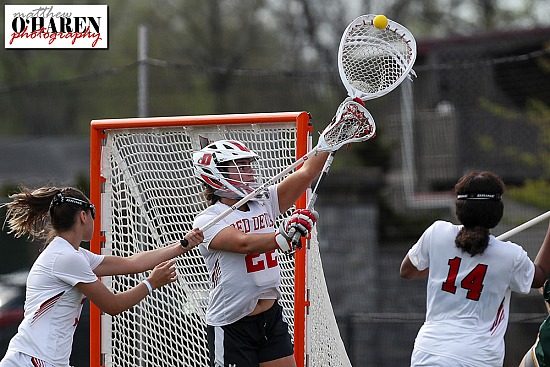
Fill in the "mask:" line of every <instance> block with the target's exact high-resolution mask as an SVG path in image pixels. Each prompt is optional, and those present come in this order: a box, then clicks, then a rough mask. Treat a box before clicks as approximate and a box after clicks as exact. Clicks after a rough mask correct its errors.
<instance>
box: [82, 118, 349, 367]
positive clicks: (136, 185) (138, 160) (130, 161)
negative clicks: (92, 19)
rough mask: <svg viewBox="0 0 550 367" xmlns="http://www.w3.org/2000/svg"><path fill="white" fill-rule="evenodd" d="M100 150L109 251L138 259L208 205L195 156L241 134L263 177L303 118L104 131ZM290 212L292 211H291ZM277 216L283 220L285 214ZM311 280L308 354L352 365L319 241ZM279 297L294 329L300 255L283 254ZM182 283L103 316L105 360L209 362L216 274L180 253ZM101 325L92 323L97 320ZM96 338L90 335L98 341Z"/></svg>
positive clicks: (119, 282)
mask: <svg viewBox="0 0 550 367" xmlns="http://www.w3.org/2000/svg"><path fill="white" fill-rule="evenodd" d="M103 133H104V139H103V140H102V145H103V146H102V147H101V182H102V184H101V237H102V242H103V243H102V244H101V251H102V253H104V254H112V255H118V256H130V255H132V254H135V253H139V252H142V251H146V250H151V249H155V248H159V247H163V246H166V245H168V244H171V243H174V242H178V241H179V240H180V239H181V238H183V236H184V234H185V233H187V232H188V231H189V230H190V229H191V225H192V222H193V219H194V217H195V216H196V215H197V214H198V213H200V212H201V211H202V210H204V209H205V208H206V203H205V202H204V200H203V197H202V186H201V185H200V184H199V183H198V181H197V180H196V179H195V177H194V174H193V166H192V159H191V155H192V152H193V151H196V150H199V149H200V148H201V146H200V141H201V139H202V140H205V139H207V140H208V141H214V140H218V139H235V140H239V141H242V142H243V143H245V144H246V145H247V146H248V147H249V148H251V149H252V150H254V151H255V152H256V153H257V154H258V155H259V156H260V157H261V162H262V168H261V169H262V174H263V177H264V178H265V179H269V178H270V177H273V176H274V175H275V174H277V173H278V172H280V171H282V170H283V169H284V168H285V167H287V166H289V165H290V164H292V163H293V162H294V161H295V159H296V157H295V155H296V145H297V144H307V142H297V141H296V123H287V122H284V123H277V122H273V123H262V124H242V125H240V124H227V125H226V124H221V125H187V126H176V127H174V126H171V127H159V126H154V127H151V128H128V127H124V128H116V129H107V130H105V131H103ZM288 214H289V212H287V213H285V215H288ZM285 215H283V216H281V217H280V218H278V220H279V221H280V220H282V219H283V218H284V216H285ZM307 258H308V260H307V262H308V270H307V277H308V281H309V283H310V284H309V285H308V288H310V291H309V294H310V302H311V306H310V308H309V312H308V313H309V315H308V321H307V324H308V325H309V328H308V330H307V331H306V332H305V335H306V336H307V337H306V341H296V340H294V342H295V343H298V342H305V343H306V344H307V347H308V348H307V350H306V353H308V351H309V355H308V356H307V357H304V360H305V361H306V362H305V365H309V366H348V365H350V364H349V360H348V358H347V355H346V352H345V349H344V346H343V343H342V341H341V338H340V334H339V331H338V327H337V325H336V321H335V318H334V314H333V311H332V307H331V304H330V299H329V297H328V292H327V288H326V285H325V281H324V277H323V271H322V265H321V260H320V255H319V252H318V245H317V243H316V237H315V236H314V237H313V239H312V241H311V242H310V250H309V251H308V257H307ZM279 264H280V266H281V269H282V274H281V277H282V279H281V293H282V298H281V300H280V303H281V305H282V306H283V309H284V315H285V317H286V319H287V321H288V323H289V328H290V332H291V334H292V335H294V327H295V325H294V286H295V277H294V267H295V263H294V258H293V257H291V256H287V255H281V256H279ZM177 271H178V274H179V280H178V281H177V282H175V283H173V284H170V285H167V286H165V287H161V288H160V289H157V290H155V292H154V294H153V296H150V297H146V298H145V299H144V300H143V301H142V302H140V303H139V304H138V305H136V306H134V307H132V308H131V309H130V310H128V311H126V312H123V313H121V314H119V315H117V316H115V317H111V316H109V315H106V314H102V315H101V320H100V322H99V324H100V329H101V332H100V335H101V341H100V350H101V358H100V360H101V365H103V366H106V367H110V366H116V367H125V366H133V367H135V366H200V367H204V366H207V365H208V350H207V341H206V324H205V311H206V305H207V299H208V289H209V279H208V273H207V270H206V267H205V265H204V261H203V258H202V256H201V255H200V253H199V252H198V250H197V249H193V250H192V251H190V252H188V253H186V254H185V255H183V256H180V257H179V258H178V259H177ZM146 275H147V274H135V275H124V276H112V277H103V278H102V281H103V282H104V283H105V284H106V285H107V286H108V287H109V288H110V289H111V290H112V291H113V292H115V293H120V292H123V291H126V290H129V289H131V288H132V287H134V286H136V285H137V284H139V282H140V281H141V280H142V279H143V278H144V277H145V276H146ZM92 327H93V320H92ZM93 342H94V341H92V343H93Z"/></svg>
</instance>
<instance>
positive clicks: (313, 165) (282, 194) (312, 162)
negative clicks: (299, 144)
mask: <svg viewBox="0 0 550 367" xmlns="http://www.w3.org/2000/svg"><path fill="white" fill-rule="evenodd" d="M328 156H329V153H328V152H319V153H317V154H316V155H314V156H313V157H311V158H309V159H308V160H306V161H305V162H304V164H303V165H302V166H301V167H300V168H299V169H298V170H296V172H294V173H292V174H290V175H289V176H288V177H286V178H285V179H284V180H283V181H282V182H281V183H280V184H278V185H277V193H278V195H279V210H280V211H281V213H283V212H285V211H286V210H287V209H288V208H290V207H291V206H292V205H293V204H294V203H295V202H296V201H297V200H298V198H299V197H300V196H302V194H303V193H304V192H305V191H306V190H307V189H308V188H309V187H310V186H311V183H312V182H313V180H315V178H317V176H319V173H321V170H322V169H323V166H324V164H325V161H326V160H327V158H328Z"/></svg>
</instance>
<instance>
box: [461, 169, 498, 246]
mask: <svg viewBox="0 0 550 367" xmlns="http://www.w3.org/2000/svg"><path fill="white" fill-rule="evenodd" d="M455 193H456V195H457V200H456V203H455V213H456V216H457V218H458V220H459V221H460V223H462V225H463V228H462V229H461V230H460V232H459V233H458V235H457V236H456V239H455V244H456V246H457V247H458V248H460V249H462V251H464V252H467V253H468V254H470V255H471V256H475V255H478V254H479V255H480V254H483V252H484V251H485V249H486V248H487V246H488V245H489V235H490V231H489V229H491V228H494V227H496V225H497V224H498V223H499V222H500V220H501V219H502V215H503V212H504V205H503V203H502V200H501V199H502V195H503V194H504V183H503V182H502V180H501V179H500V177H498V176H497V175H495V174H494V173H492V172H487V171H485V172H470V173H468V174H466V175H464V176H463V177H462V178H460V180H458V182H457V184H456V185H455Z"/></svg>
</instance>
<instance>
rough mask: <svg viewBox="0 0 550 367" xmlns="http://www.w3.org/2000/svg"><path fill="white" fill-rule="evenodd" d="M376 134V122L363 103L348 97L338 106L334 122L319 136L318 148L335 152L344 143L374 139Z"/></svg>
mask: <svg viewBox="0 0 550 367" xmlns="http://www.w3.org/2000/svg"><path fill="white" fill-rule="evenodd" d="M375 136H376V124H375V122H374V118H373V117H372V115H371V114H370V112H369V111H368V110H367V109H366V108H365V106H364V105H363V103H362V102H361V101H360V100H359V101H358V100H355V99H353V98H346V100H344V102H342V103H341V104H340V106H338V110H336V115H334V118H333V119H332V122H331V123H330V124H329V125H328V126H327V127H326V128H325V130H324V131H323V132H322V133H321V136H320V137H319V142H318V144H317V150H319V151H325V152H334V151H336V150H338V149H340V148H341V147H342V146H344V145H348V144H351V143H355V142H360V141H365V140H369V139H372V138H373V137H375Z"/></svg>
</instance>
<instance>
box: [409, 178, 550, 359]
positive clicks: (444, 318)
mask: <svg viewBox="0 0 550 367" xmlns="http://www.w3.org/2000/svg"><path fill="white" fill-rule="evenodd" d="M455 192H456V195H457V198H456V202H455V212H456V216H457V218H458V220H459V221H460V223H461V225H454V224H452V223H449V222H445V221H436V222H435V223H433V224H432V225H431V226H430V227H429V228H428V229H426V231H425V232H424V233H423V234H422V236H421V237H420V239H419V240H418V242H417V243H416V244H415V245H414V246H413V247H412V248H411V249H410V250H409V252H408V253H407V255H406V256H405V258H404V259H403V263H402V264H401V270H400V274H401V277H403V278H406V279H418V278H426V277H427V278H428V284H427V302H426V303H427V309H426V321H425V322H424V324H423V325H422V327H421V328H420V331H419V332H418V335H417V337H416V340H415V344H414V349H413V352H412V356H411V366H436V367H437V366H440V367H447V366H455V367H475V366H494V367H502V365H503V362H504V351H505V348H504V334H505V332H506V328H507V326H508V317H509V307H510V296H511V292H519V293H528V292H529V290H530V289H531V288H538V287H541V286H542V285H543V284H544V282H545V280H546V279H547V278H548V275H549V274H550V227H549V231H548V232H547V234H546V237H545V239H544V241H543V243H542V246H541V248H540V250H539V253H538V255H537V257H536V259H535V261H534V263H533V261H531V260H530V259H529V257H528V256H527V253H526V252H525V251H524V250H523V248H521V247H520V246H518V245H517V244H515V243H512V242H503V241H500V240H498V239H497V238H495V237H494V236H493V235H492V234H491V233H490V229H491V228H494V227H495V226H496V225H497V224H498V223H499V222H500V220H501V219H502V214H503V208H504V206H503V203H502V195H503V193H504V183H503V182H502V180H501V179H500V178H499V177H498V176H497V175H495V174H494V173H492V172H470V173H468V174H466V175H464V176H463V177H462V178H460V179H459V180H458V182H457V184H456V185H455Z"/></svg>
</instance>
